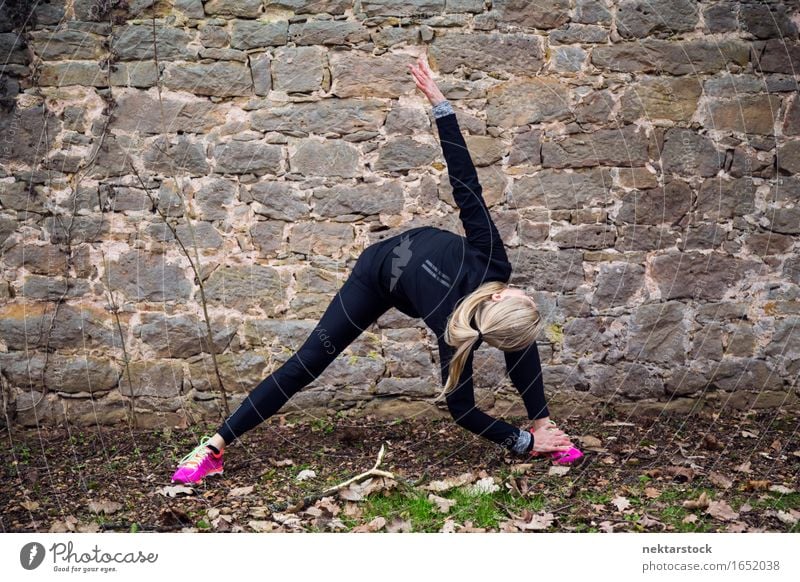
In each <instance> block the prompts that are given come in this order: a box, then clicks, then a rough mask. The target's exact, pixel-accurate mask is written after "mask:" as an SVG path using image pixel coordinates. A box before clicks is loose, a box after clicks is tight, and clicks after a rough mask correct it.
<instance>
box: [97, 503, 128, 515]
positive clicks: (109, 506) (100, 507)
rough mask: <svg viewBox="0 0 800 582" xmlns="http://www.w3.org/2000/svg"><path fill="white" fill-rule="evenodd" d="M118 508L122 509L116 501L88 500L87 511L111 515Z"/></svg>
mask: <svg viewBox="0 0 800 582" xmlns="http://www.w3.org/2000/svg"><path fill="white" fill-rule="evenodd" d="M120 509H122V504H121V503H117V502H116V501H109V500H108V499H102V500H98V501H90V502H89V511H91V512H92V513H104V514H106V515H111V514H112V513H116V512H117V511H119V510H120Z"/></svg>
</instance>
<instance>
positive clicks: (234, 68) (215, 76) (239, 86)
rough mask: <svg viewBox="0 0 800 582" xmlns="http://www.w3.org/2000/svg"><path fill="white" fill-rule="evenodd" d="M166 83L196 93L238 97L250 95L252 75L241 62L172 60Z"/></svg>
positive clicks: (167, 70) (172, 87)
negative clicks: (184, 62) (180, 61)
mask: <svg viewBox="0 0 800 582" xmlns="http://www.w3.org/2000/svg"><path fill="white" fill-rule="evenodd" d="M164 85H165V86H166V87H169V88H170V89H175V90H176V91H188V92H189V93H194V94H195V95H213V96H215V97H235V96H237V95H251V94H252V92H253V79H252V77H251V76H250V69H249V68H248V67H247V65H244V64H241V63H233V62H226V63H224V65H223V64H220V63H191V64H178V63H175V64H172V65H170V66H168V67H167V68H166V70H165V71H164Z"/></svg>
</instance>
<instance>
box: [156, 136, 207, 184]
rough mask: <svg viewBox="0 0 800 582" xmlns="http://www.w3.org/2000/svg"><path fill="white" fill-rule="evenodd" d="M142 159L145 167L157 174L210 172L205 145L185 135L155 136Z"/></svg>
mask: <svg viewBox="0 0 800 582" xmlns="http://www.w3.org/2000/svg"><path fill="white" fill-rule="evenodd" d="M142 160H143V161H144V165H145V168H147V170H149V171H150V172H153V173H156V174H164V175H167V176H174V175H181V174H189V175H190V176H200V175H204V174H207V173H208V162H207V161H206V155H205V152H204V147H203V145H202V144H199V143H193V142H192V141H190V140H189V139H187V138H186V137H184V136H178V137H177V138H173V139H170V138H169V137H167V136H159V137H157V138H155V140H153V141H152V142H151V143H150V145H149V146H148V147H147V149H146V150H145V152H144V155H143V156H142Z"/></svg>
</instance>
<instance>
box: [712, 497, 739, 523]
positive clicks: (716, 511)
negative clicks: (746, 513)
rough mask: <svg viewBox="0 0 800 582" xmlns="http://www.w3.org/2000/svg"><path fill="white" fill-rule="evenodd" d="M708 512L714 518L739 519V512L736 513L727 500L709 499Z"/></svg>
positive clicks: (724, 519) (723, 519) (722, 519)
mask: <svg viewBox="0 0 800 582" xmlns="http://www.w3.org/2000/svg"><path fill="white" fill-rule="evenodd" d="M706 513H707V514H708V515H710V516H711V517H713V518H714V519H719V520H721V521H733V520H734V519H739V514H738V513H736V512H735V511H734V510H733V508H732V507H731V506H730V505H728V503H727V502H726V501H709V503H708V508H707V509H706Z"/></svg>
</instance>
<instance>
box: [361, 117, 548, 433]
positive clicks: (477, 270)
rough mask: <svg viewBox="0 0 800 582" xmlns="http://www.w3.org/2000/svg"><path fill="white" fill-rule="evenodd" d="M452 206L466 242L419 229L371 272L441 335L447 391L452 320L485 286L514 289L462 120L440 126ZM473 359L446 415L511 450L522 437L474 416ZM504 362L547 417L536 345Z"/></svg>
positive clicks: (532, 412)
mask: <svg viewBox="0 0 800 582" xmlns="http://www.w3.org/2000/svg"><path fill="white" fill-rule="evenodd" d="M436 125H437V127H438V131H439V138H440V142H441V146H442V151H443V153H444V157H445V161H446V162H447V169H448V175H449V180H450V184H451V185H452V187H453V198H454V200H455V202H456V204H457V205H458V208H459V218H460V219H461V222H462V224H463V225H464V233H465V236H460V235H458V234H455V233H453V232H450V231H447V230H443V229H440V228H437V227H432V226H423V227H418V228H413V229H410V230H407V231H405V232H402V233H400V234H398V235H395V236H393V237H390V238H388V239H386V240H383V241H381V242H380V243H376V246H377V248H375V249H372V251H373V252H375V255H374V256H373V261H374V262H373V263H372V265H373V266H377V269H375V270H373V273H374V274H375V277H376V281H375V282H376V283H377V284H378V286H379V288H380V289H381V291H382V292H383V293H385V294H388V296H389V297H390V298H391V302H392V305H393V306H394V307H396V308H397V309H398V310H400V311H401V312H403V313H405V314H406V315H409V316H411V317H420V318H422V320H423V321H424V322H425V323H426V324H427V325H428V327H429V328H430V329H431V330H432V331H433V332H434V333H435V334H436V337H437V341H438V345H439V356H440V366H441V376H442V384H444V383H445V382H446V380H447V376H448V371H449V370H448V368H449V363H450V360H451V358H452V356H453V354H454V352H455V348H453V347H452V346H450V345H448V344H447V343H446V342H445V341H444V330H445V328H446V325H447V318H448V317H449V316H450V314H451V313H452V312H453V310H454V309H455V307H456V305H457V303H458V302H459V301H460V300H461V299H462V298H463V297H464V296H465V295H468V294H469V293H471V292H472V291H474V290H475V289H476V288H477V287H478V286H479V285H481V284H482V283H484V282H486V281H502V282H508V280H509V279H510V277H511V263H510V262H509V260H508V256H507V254H506V249H505V247H504V245H503V241H502V240H501V238H500V233H499V232H498V230H497V226H496V225H495V224H494V222H493V221H492V217H491V215H490V213H489V209H488V208H487V206H486V202H485V201H484V199H483V193H482V188H481V185H480V183H479V181H478V174H477V172H476V170H475V166H474V164H473V162H472V158H471V156H470V153H469V150H468V149H467V145H466V143H465V141H464V138H463V136H462V134H461V130H460V128H459V125H458V121H457V119H456V114H455V113H451V114H449V115H445V116H443V117H439V118H436ZM480 343H481V342H478V343H477V344H476V347H478V346H479V345H480ZM473 353H474V352H470V354H469V356H468V359H467V362H466V365H465V367H464V371H463V372H462V375H461V378H460V379H459V384H458V385H457V387H456V388H455V389H454V390H453V391H452V392H450V393H449V394H448V397H447V404H448V408H449V410H450V412H451V414H452V415H453V417H454V418H455V420H456V422H458V424H459V425H461V426H463V427H464V428H467V429H468V430H470V431H472V432H475V433H476V434H480V435H482V436H484V437H486V438H488V439H490V440H492V441H493V442H496V443H498V444H501V445H503V446H506V447H510V446H511V445H513V444H514V442H515V441H516V437H517V435H518V434H519V429H518V428H516V427H514V426H512V425H510V424H508V423H505V422H503V421H501V420H496V419H493V418H492V417H490V416H488V415H486V414H484V413H483V412H481V411H479V410H478V409H476V408H475V400H474V394H473V380H472V363H473ZM503 353H504V354H505V360H506V366H507V371H508V373H509V377H510V378H511V380H512V382H513V383H514V386H515V387H516V388H517V389H518V390H519V391H520V393H521V394H522V397H523V401H524V403H525V406H526V410H527V412H528V417H529V418H530V419H533V418H541V417H544V416H548V411H547V407H546V405H545V404H544V387H543V385H542V371H541V365H540V362H539V354H538V349H537V347H536V344H535V343H534V344H533V345H532V346H530V347H528V348H526V349H524V350H520V351H517V352H503Z"/></svg>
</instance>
